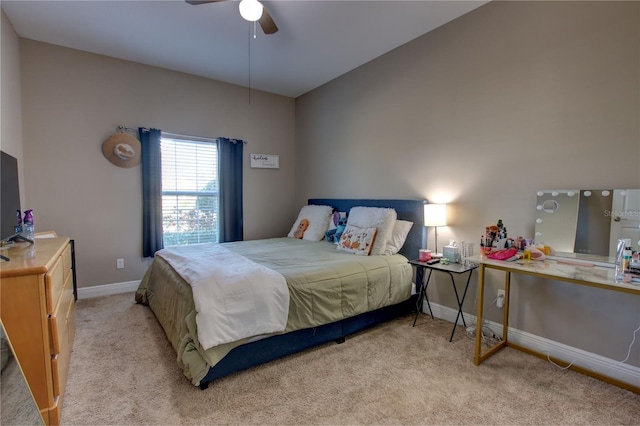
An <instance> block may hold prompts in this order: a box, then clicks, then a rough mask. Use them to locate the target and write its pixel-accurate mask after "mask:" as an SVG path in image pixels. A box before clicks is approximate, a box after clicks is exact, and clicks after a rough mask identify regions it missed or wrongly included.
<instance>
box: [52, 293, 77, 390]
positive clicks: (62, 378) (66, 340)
mask: <svg viewBox="0 0 640 426" xmlns="http://www.w3.org/2000/svg"><path fill="white" fill-rule="evenodd" d="M74 320H75V306H74V305H73V303H72V304H71V305H70V306H69V310H68V311H66V313H65V317H64V320H63V319H62V318H60V320H59V322H64V324H65V325H64V327H63V328H62V331H61V334H60V336H59V337H60V339H59V343H60V347H59V349H60V350H59V353H57V354H54V355H52V356H51V375H52V380H53V396H54V397H58V398H60V399H61V398H62V396H63V395H64V390H65V386H66V384H67V374H68V372H69V363H70V361H71V349H72V348H73V336H74V334H75V324H74Z"/></svg>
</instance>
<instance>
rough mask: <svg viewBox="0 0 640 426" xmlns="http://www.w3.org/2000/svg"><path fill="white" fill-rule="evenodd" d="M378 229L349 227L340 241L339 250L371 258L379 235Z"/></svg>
mask: <svg viewBox="0 0 640 426" xmlns="http://www.w3.org/2000/svg"><path fill="white" fill-rule="evenodd" d="M377 232H378V231H377V229H376V228H373V227H372V228H358V227H357V226H353V225H349V224H347V226H346V227H345V228H344V232H343V233H342V235H341V236H340V241H338V250H342V251H346V252H348V253H354V254H359V255H361V256H369V254H370V253H371V249H372V248H373V245H374V242H375V240H376V235H377Z"/></svg>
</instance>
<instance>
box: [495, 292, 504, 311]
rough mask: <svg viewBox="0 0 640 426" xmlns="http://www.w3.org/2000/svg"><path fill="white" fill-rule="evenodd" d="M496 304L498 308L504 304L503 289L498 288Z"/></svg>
mask: <svg viewBox="0 0 640 426" xmlns="http://www.w3.org/2000/svg"><path fill="white" fill-rule="evenodd" d="M496 306H497V307H498V308H500V309H502V307H503V306H504V290H502V289H500V290H498V297H497V298H496Z"/></svg>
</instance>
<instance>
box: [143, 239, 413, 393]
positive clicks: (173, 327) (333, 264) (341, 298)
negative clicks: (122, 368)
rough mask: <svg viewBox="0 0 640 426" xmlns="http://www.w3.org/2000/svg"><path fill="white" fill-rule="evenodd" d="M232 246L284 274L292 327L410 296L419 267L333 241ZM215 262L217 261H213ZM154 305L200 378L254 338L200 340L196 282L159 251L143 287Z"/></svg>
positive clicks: (186, 367)
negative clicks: (346, 249) (215, 341)
mask: <svg viewBox="0 0 640 426" xmlns="http://www.w3.org/2000/svg"><path fill="white" fill-rule="evenodd" d="M223 245H224V247H226V248H227V249H229V250H231V251H233V252H235V253H238V254H240V255H242V256H245V257H246V258H248V259H250V260H252V261H254V262H256V263H258V264H260V265H263V266H265V267H267V268H270V269H273V270H274V271H277V272H279V273H280V274H282V275H283V276H284V277H285V279H286V282H287V287H288V289H289V296H290V303H289V312H288V317H287V325H286V328H285V332H290V331H294V330H300V329H305V328H312V327H317V326H320V325H324V324H329V323H332V322H336V321H340V320H343V319H345V318H350V317H353V316H356V315H358V314H361V313H364V312H369V311H373V310H376V309H379V308H382V307H385V306H390V305H394V304H397V303H400V302H403V301H405V300H406V299H408V298H409V297H410V296H411V281H412V274H413V271H412V269H411V266H410V265H409V263H408V262H407V258H405V257H404V256H402V255H399V254H397V255H393V256H358V255H354V254H349V253H345V252H341V251H338V250H336V247H335V245H333V244H330V243H327V242H326V241H320V242H312V241H305V240H298V239H295V238H272V239H265V240H255V241H239V242H232V243H223ZM212 261H215V259H212ZM135 297H136V301H137V302H138V303H143V304H148V305H149V307H150V308H151V310H152V311H153V312H154V314H155V316H156V317H157V319H158V321H159V322H160V324H161V325H162V327H163V329H164V331H165V333H166V335H167V337H168V339H169V341H170V342H171V344H172V346H173V348H174V349H175V351H176V354H177V362H178V364H179V365H180V367H181V368H182V369H183V372H184V374H185V376H187V378H188V379H189V380H190V381H191V382H192V383H193V384H194V385H198V384H199V382H200V380H202V378H203V377H204V376H205V375H206V374H207V372H208V370H209V368H210V367H211V366H213V365H215V364H216V363H218V362H219V361H220V360H221V359H222V358H223V357H224V356H226V355H227V354H228V353H229V351H231V350H232V349H233V348H235V347H237V346H239V345H241V344H244V343H247V342H250V341H253V340H256V339H259V338H264V337H265V336H254V337H250V338H246V339H242V340H239V341H236V342H231V343H226V344H223V345H219V346H216V347H213V348H210V349H207V350H204V349H203V347H202V346H201V345H200V343H199V342H198V338H197V335H198V334H197V326H196V320H195V318H196V311H195V307H194V302H193V295H192V291H191V287H190V285H189V284H187V283H186V282H185V280H184V279H182V277H180V276H179V274H177V273H176V271H175V270H173V268H172V267H171V266H170V265H169V264H168V263H167V262H166V261H165V260H164V259H162V258H161V257H159V256H156V257H155V258H154V261H153V263H152V264H151V266H150V267H149V269H148V270H147V272H146V274H145V276H144V278H143V279H142V282H141V283H140V286H139V288H138V290H137V292H136V295H135Z"/></svg>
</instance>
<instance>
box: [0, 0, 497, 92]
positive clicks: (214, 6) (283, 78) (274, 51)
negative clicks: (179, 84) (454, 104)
mask: <svg viewBox="0 0 640 426" xmlns="http://www.w3.org/2000/svg"><path fill="white" fill-rule="evenodd" d="M485 3H487V1H480V0H471V1H463V0H447V1H425V0H413V1H401V0H393V1H381V0H373V1H371V0H355V1H344V0H272V1H264V2H263V4H264V5H265V7H266V8H267V10H268V11H269V13H270V14H271V16H272V17H273V20H274V21H275V23H276V25H277V26H278V27H279V31H278V32H277V33H275V34H273V35H265V34H264V33H263V32H262V31H261V29H260V27H259V26H258V27H257V37H256V38H255V39H254V38H253V37H252V36H253V24H252V23H248V22H246V21H244V20H243V19H242V18H241V17H240V14H239V12H238V1H237V0H229V1H224V2H219V3H211V4H205V5H198V6H192V5H189V4H187V3H185V2H184V1H182V0H138V1H119V0H100V1H97V0H96V1H93V0H89V1H57V0H53V1H52V0H45V1H28V0H18V1H15V0H14V1H12V0H2V2H1V6H2V9H4V11H5V13H6V14H7V16H8V17H9V20H10V21H11V23H12V24H13V26H14V28H15V30H16V32H17V33H18V35H19V36H20V37H24V38H28V39H33V40H38V41H42V42H46V43H52V44H57V45H61V46H66V47H70V48H74V49H79V50H84V51H87V52H93V53H98V54H102V55H107V56H112V57H116V58H121V59H126V60H130V61H135V62H140V63H144V64H148V65H154V66H158V67H163V68H168V69H171V70H176V71H182V72H186V73H189V74H195V75H199V76H203V77H209V78H213V79H216V80H221V81H225V82H228V83H233V84H238V85H241V86H248V87H251V88H252V89H259V90H264V91H267V92H271V93H276V94H280V95H285V96H290V97H297V96H299V95H302V94H304V93H305V92H308V91H309V90H312V89H314V88H316V87H318V86H320V85H322V84H324V83H326V82H328V81H330V80H332V79H334V78H335V77H337V76H339V75H341V74H344V73H345V72H348V71H350V70H352V69H354V68H356V67H358V66H360V65H362V64H364V63H366V62H368V61H370V60H372V59H374V58H376V57H378V56H380V55H382V54H384V53H386V52H388V51H390V50H392V49H394V48H395V47H398V46H400V45H402V44H404V43H406V42H408V41H410V40H412V39H414V38H416V37H419V36H420V35H422V34H425V33H427V32H429V31H431V30H433V29H434V28H437V27H439V26H441V25H443V24H445V23H447V22H449V21H450V20H452V19H455V18H457V17H459V16H461V15H463V14H465V13H467V12H469V11H471V10H473V9H475V8H477V7H480V6H482V5H483V4H485Z"/></svg>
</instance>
